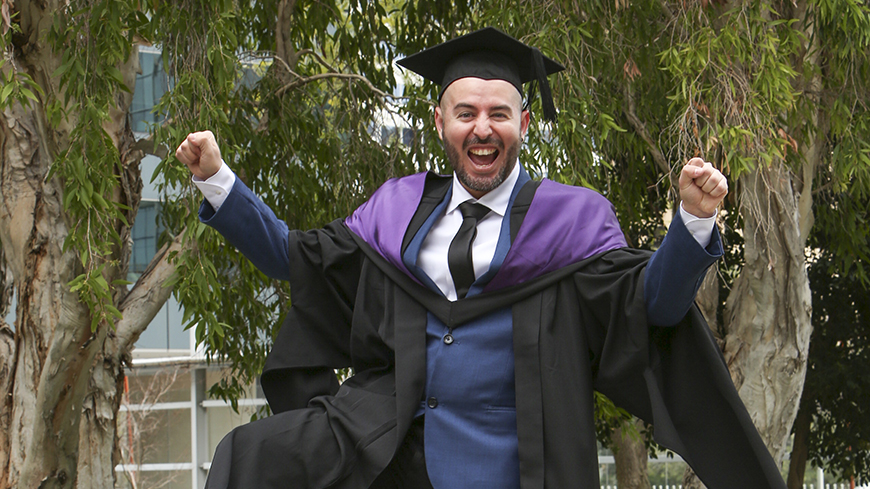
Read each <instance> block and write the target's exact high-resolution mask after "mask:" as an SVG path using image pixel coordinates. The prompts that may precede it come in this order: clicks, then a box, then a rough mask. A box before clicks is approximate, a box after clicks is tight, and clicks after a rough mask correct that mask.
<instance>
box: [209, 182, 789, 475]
mask: <svg viewBox="0 0 870 489" xmlns="http://www.w3.org/2000/svg"><path fill="white" fill-rule="evenodd" d="M427 188H428V187H427ZM234 193H235V190H234ZM429 200H437V198H429ZM426 201H427V197H426V196H425V195H424V197H423V199H422V202H423V203H425V202H426ZM515 208H517V209H519V211H517V212H514V213H512V215H511V219H512V222H511V226H512V230H513V229H514V228H516V229H519V227H520V226H521V225H522V219H523V218H524V216H523V215H522V208H523V206H522V205H519V206H515ZM250 212H251V215H250V216H247V217H246V216H239V218H240V219H241V220H243V221H244V220H246V219H255V218H256V215H257V214H258V213H259V212H261V211H259V210H256V209H250ZM514 221H516V224H515V223H514ZM512 234H513V233H512ZM288 236H289V238H288V242H287V247H288V253H287V255H288V256H289V257H290V258H289V259H290V263H289V266H288V270H289V274H290V276H289V277H288V278H289V280H290V281H291V283H292V287H293V297H292V299H293V307H292V308H291V309H290V312H289V313H288V315H287V318H286V319H285V322H284V325H283V326H282V329H281V331H280V333H279V337H278V339H277V340H276V343H275V346H274V348H273V351H272V353H271V354H270V356H269V358H268V360H267V364H266V369H265V371H264V374H263V378H262V384H263V388H264V391H265V392H266V394H267V397H268V400H269V403H270V406H271V408H272V410H273V412H274V413H275V415H273V416H271V417H270V418H267V419H265V420H261V421H258V422H255V423H251V424H249V425H244V426H242V427H239V428H237V429H236V430H234V431H233V432H232V433H230V434H229V435H228V436H227V437H226V438H225V439H224V441H222V442H221V445H220V446H219V448H218V450H217V452H216V454H215V459H214V461H213V463H212V469H211V473H210V475H209V485H208V487H334V488H348V489H351V488H359V489H363V488H366V487H369V485H370V484H371V483H372V481H374V480H375V479H376V477H377V476H378V474H379V473H380V472H381V471H382V470H383V468H384V467H386V465H387V464H388V463H389V462H390V460H391V458H392V457H393V455H394V454H395V452H396V449H397V447H398V446H399V445H400V444H401V441H402V439H403V438H404V436H405V434H406V433H407V431H408V429H409V427H410V425H411V423H412V421H413V419H414V415H415V413H416V411H417V409H418V406H419V403H420V399H421V398H422V395H423V390H424V386H425V373H426V362H425V353H426V337H425V329H426V314H427V311H429V312H431V313H433V314H435V315H436V316H438V317H439V319H441V321H443V322H444V323H445V324H446V325H447V326H451V327H461V325H462V324H463V323H465V322H467V321H468V320H470V319H472V318H474V317H477V316H479V315H482V314H486V313H487V312H489V311H492V310H495V309H498V308H502V307H507V306H510V307H511V309H512V316H513V324H514V329H513V337H514V352H515V363H516V367H515V376H516V392H517V395H516V403H517V419H518V427H517V428H518V437H519V452H520V453H519V459H520V476H521V485H522V487H523V488H524V489H533V488H568V487H570V488H574V487H580V488H597V487H598V483H599V482H598V462H597V450H596V443H595V434H594V433H595V430H594V419H593V409H594V404H593V395H592V393H593V390H598V391H600V392H602V393H604V394H605V395H607V396H608V397H610V398H611V399H612V400H613V401H614V402H615V403H616V404H617V405H619V406H621V407H624V408H626V409H627V410H629V411H630V412H631V413H633V414H635V415H636V416H638V417H640V418H642V419H644V420H646V421H648V422H651V423H653V425H654V434H655V439H656V441H658V442H659V443H661V444H663V445H664V446H666V447H668V448H671V449H673V450H674V451H675V452H677V453H679V454H680V455H681V456H682V457H683V458H684V459H685V460H686V461H687V462H688V463H689V464H690V465H691V466H692V467H693V469H694V470H695V471H696V473H698V475H699V476H700V477H701V479H702V480H703V481H704V483H705V484H706V485H707V486H708V487H709V488H711V489H732V488H752V489H754V488H758V489H762V488H784V487H785V484H784V483H783V481H782V478H781V477H780V475H779V472H778V469H777V467H776V465H775V463H774V462H773V460H772V459H771V457H770V455H769V453H768V451H767V449H766V447H765V446H764V444H763V443H762V441H761V439H760V437H759V435H758V433H757V431H756V430H755V428H754V426H753V424H752V422H751V419H750V417H749V415H748V413H747V412H746V409H745V407H744V406H743V404H742V402H741V401H740V399H739V397H738V396H737V393H736V390H735V389H734V386H733V384H732V382H731V379H730V376H729V374H728V371H727V368H726V366H725V364H724V361H723V359H722V356H721V353H720V352H719V350H718V348H717V346H716V343H715V341H714V340H713V338H712V335H711V334H710V331H709V329H708V328H707V326H706V324H705V322H704V320H703V317H702V316H701V314H700V312H699V311H698V310H697V308H696V307H693V308H692V309H691V310H690V311H689V313H688V314H687V315H686V317H685V318H684V319H683V320H682V321H681V322H680V323H679V324H678V325H677V326H675V327H669V328H657V327H651V326H649V325H648V324H647V321H646V310H645V303H644V295H643V283H644V280H643V278H644V273H645V268H646V264H647V262H648V259H649V253H648V252H644V251H638V250H632V249H628V248H619V249H613V250H609V251H605V252H602V253H598V254H596V255H594V256H591V257H589V258H587V259H584V260H582V261H579V262H576V263H573V264H571V265H569V266H565V267H562V268H560V269H558V270H555V271H552V272H549V273H546V274H544V275H542V276H538V277H537V278H534V279H532V280H528V281H526V282H524V283H522V284H519V285H514V286H509V287H505V288H502V289H500V290H498V291H494V292H488V293H486V294H481V295H478V296H474V297H471V298H468V299H465V300H461V301H457V302H450V301H447V300H446V299H445V298H444V297H443V296H441V295H439V294H436V293H435V292H433V291H431V290H429V289H428V288H426V287H423V286H422V285H420V284H419V283H418V282H417V281H416V280H414V279H413V278H411V277H410V276H408V275H407V274H406V273H404V272H402V271H401V270H399V269H398V268H397V267H396V266H395V265H394V264H393V263H391V262H390V261H389V260H387V259H386V258H385V257H384V256H382V255H381V254H380V253H379V252H377V251H375V250H374V249H373V248H372V247H371V246H370V245H369V244H368V243H366V242H365V241H364V240H362V239H361V238H360V237H359V236H358V235H357V234H355V233H353V232H352V231H350V229H349V228H348V227H347V225H346V224H345V223H344V222H343V221H335V222H333V223H331V224H329V225H327V226H326V227H324V228H323V229H320V230H315V231H309V232H295V231H294V232H290V233H289V235H288ZM230 241H232V239H230ZM344 367H352V368H353V369H354V372H355V375H354V376H353V377H351V378H350V379H349V380H348V381H346V382H345V383H344V384H342V385H341V386H339V385H338V382H337V381H336V379H335V376H334V374H333V369H335V368H344Z"/></svg>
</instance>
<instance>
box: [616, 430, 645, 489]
mask: <svg viewBox="0 0 870 489" xmlns="http://www.w3.org/2000/svg"><path fill="white" fill-rule="evenodd" d="M634 426H635V428H636V429H637V430H638V431H639V432H640V431H641V430H642V429H643V427H644V426H643V422H642V421H640V420H635V422H634ZM641 436H642V435H641ZM610 439H611V440H612V441H613V445H614V447H615V449H614V450H613V458H614V459H615V461H616V485H617V486H618V487H619V488H620V489H650V485H649V474H648V473H647V459H648V458H649V455H648V454H647V448H646V445H645V444H644V442H643V439H642V438H641V437H637V438H634V437H631V436H629V435H627V434H626V433H625V432H624V430H623V429H622V428H618V429H616V430H615V431H614V432H613V435H611V437H610Z"/></svg>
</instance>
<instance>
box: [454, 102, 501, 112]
mask: <svg viewBox="0 0 870 489" xmlns="http://www.w3.org/2000/svg"><path fill="white" fill-rule="evenodd" d="M457 109H472V110H476V109H477V107H476V106H474V105H472V104H469V103H465V102H459V103H458V104H456V105H454V106H453V110H457ZM489 110H490V111H501V112H510V113H513V109H512V108H511V106H510V105H507V104H502V105H494V106H492V107H489Z"/></svg>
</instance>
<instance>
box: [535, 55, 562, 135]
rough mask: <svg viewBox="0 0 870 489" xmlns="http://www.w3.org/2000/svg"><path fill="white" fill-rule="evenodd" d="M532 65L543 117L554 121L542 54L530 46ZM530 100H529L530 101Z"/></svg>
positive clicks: (551, 97) (554, 111) (553, 111)
mask: <svg viewBox="0 0 870 489" xmlns="http://www.w3.org/2000/svg"><path fill="white" fill-rule="evenodd" d="M532 65H533V66H534V69H535V78H536V79H537V80H538V83H537V85H538V86H539V87H540V90H541V108H542V109H544V119H546V120H548V121H551V122H555V121H556V105H555V104H554V103H553V93H552V92H551V91H550V83H549V82H547V70H546V69H545V68H544V55H543V54H541V50H540V49H538V48H535V47H533V48H532ZM530 102H531V101H530Z"/></svg>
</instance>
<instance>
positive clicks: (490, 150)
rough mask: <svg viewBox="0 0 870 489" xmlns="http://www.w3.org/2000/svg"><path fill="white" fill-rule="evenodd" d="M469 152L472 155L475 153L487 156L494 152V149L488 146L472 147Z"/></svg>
mask: <svg viewBox="0 0 870 489" xmlns="http://www.w3.org/2000/svg"><path fill="white" fill-rule="evenodd" d="M469 153H471V154H473V155H477V156H489V155H491V154H493V153H495V149H492V148H490V149H472V150H469Z"/></svg>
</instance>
